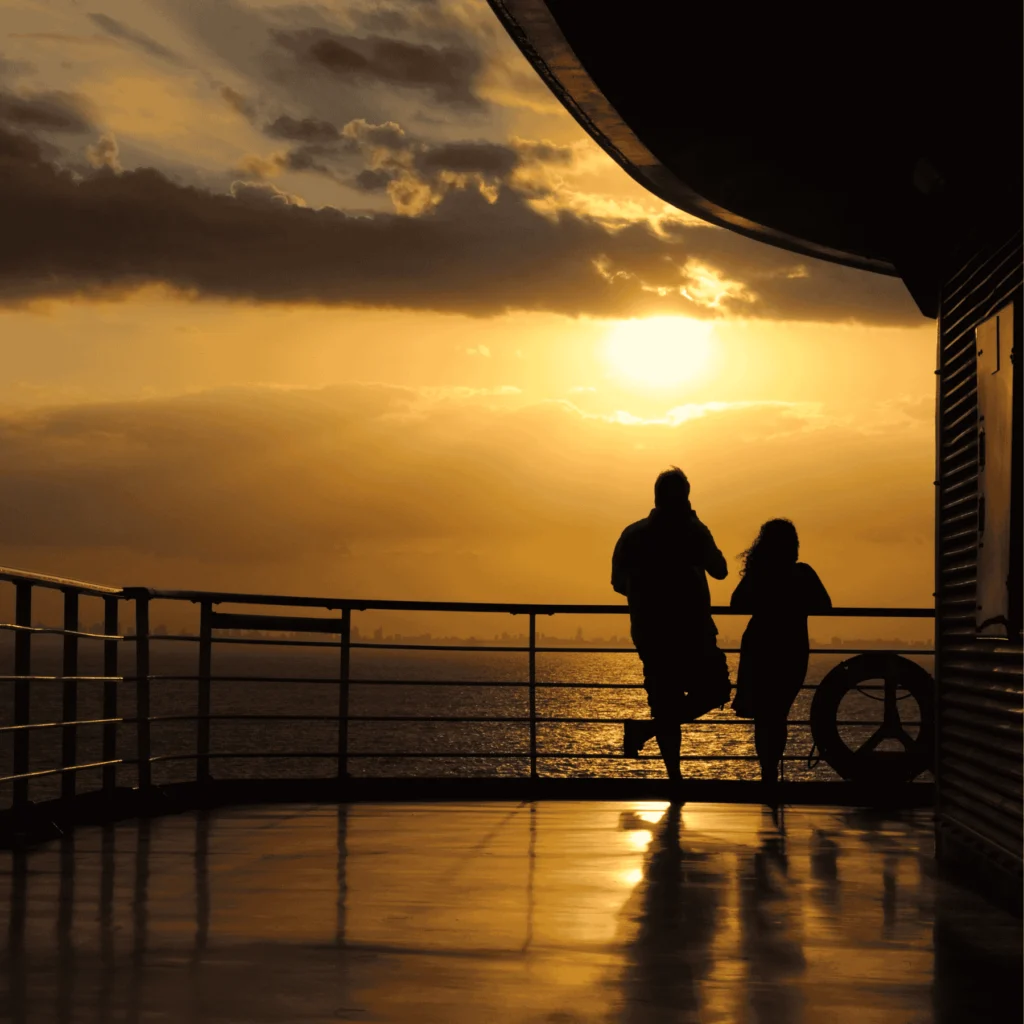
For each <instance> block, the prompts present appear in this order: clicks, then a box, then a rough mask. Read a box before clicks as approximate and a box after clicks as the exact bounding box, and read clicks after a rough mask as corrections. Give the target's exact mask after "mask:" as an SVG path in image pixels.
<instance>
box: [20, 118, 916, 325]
mask: <svg viewBox="0 0 1024 1024" xmlns="http://www.w3.org/2000/svg"><path fill="white" fill-rule="evenodd" d="M371 169H372V168H371ZM0 223H2V224H3V225H4V241H5V244H4V246H3V247H0V301H4V302H6V303H8V304H10V303H18V302H23V301H25V300H29V299H32V298H36V297H45V296H59V295H68V296H69V295H94V294H101V293H104V292H111V291H115V292H116V291H118V290H125V289H131V288H135V287H138V286H141V285H143V284H146V283H149V282H163V283H166V284H168V285H170V286H171V287H174V288H179V289H183V290H185V291H187V292H194V293H196V294H198V295H200V296H211V297H221V298H235V299H248V300H252V301H257V302H283V303H305V302H308V303H319V304H327V305H339V306H343V305H353V306H375V307H401V308H407V309H424V310H435V311H445V312H456V313H465V314H470V315H481V316H487V315H493V314H498V313H501V312H503V311H506V310H512V309H527V310H549V311H553V312H559V313H564V314H569V315H577V314H590V315H596V316H627V315H643V314H651V313H656V312H657V313H666V314H667V313H685V314H690V315H695V316H708V315H716V314H734V315H735V314H739V315H749V316H769V317H773V318H796V319H811V320H848V319H850V320H861V321H865V322H873V323H889V324H904V323H918V322H920V317H919V315H918V314H917V312H916V310H915V308H914V306H913V303H912V302H911V301H910V300H909V298H908V297H907V295H906V293H905V292H904V290H903V287H902V285H901V284H900V282H899V281H896V280H893V279H887V278H881V277H877V276H873V275H869V274H866V273H862V272H859V271H851V270H844V269H841V268H836V267H832V266H830V265H828V264H822V263H818V262H812V261H807V260H800V259H798V258H796V257H794V256H793V255H792V254H789V253H785V252H782V251H781V250H777V249H772V248H770V247H768V246H763V245H760V244H758V243H756V242H750V241H748V240H746V239H743V238H740V237H739V236H738V235H733V234H730V233H728V232H725V231H722V230H720V229H716V228H711V227H706V226H680V227H677V228H675V229H673V231H672V232H671V233H669V234H659V233H658V232H657V231H655V230H654V229H653V228H652V227H651V226H649V225H648V224H647V223H645V222H639V223H633V224H630V225H628V226H626V227H622V228H620V229H618V230H615V231H611V230H609V229H607V228H606V227H605V226H604V225H603V224H602V223H601V222H599V221H597V220H595V219H593V218H590V217H587V216H585V215H583V214H580V213H574V212H570V211H566V210H562V211H560V212H558V211H556V212H554V213H552V214H551V215H549V216H544V215H542V214H540V213H537V212H535V211H534V209H532V208H531V206H530V204H529V203H528V201H527V200H526V198H525V197H524V196H522V195H520V194H519V193H517V192H516V191H515V190H514V189H512V188H508V187H502V188H501V189H500V190H499V191H498V193H497V196H496V201H494V202H491V201H488V199H487V198H485V197H484V196H483V195H482V194H481V193H480V191H479V190H477V189H475V188H471V187H467V188H462V189H460V188H454V189H451V190H450V191H449V192H447V194H446V195H445V196H444V197H443V199H441V200H440V202H439V203H438V204H437V205H436V207H435V208H433V209H432V210H431V212H429V213H427V214H424V215H423V216H417V217H411V216H400V215H395V214H390V215H384V214H377V215H373V216H349V215H346V214H345V213H343V212H340V211H338V210H334V209H331V208H325V209H322V210H311V209H303V208H298V207H296V206H293V205H289V204H286V203H282V202H271V203H251V202H240V201H239V200H238V199H237V198H235V197H232V196H231V195H225V194H217V193H213V192H210V191H208V190H205V189H202V188H198V187H185V186H182V185H178V184H176V183H175V182H173V181H171V180H170V179H168V178H167V177H165V176H164V175H162V174H161V173H159V172H158V171H155V170H152V169H140V170H134V171H127V172H125V173H123V174H116V173H114V172H113V171H111V170H110V169H109V168H102V169H99V170H96V171H95V172H93V173H91V174H86V175H85V176H81V177H79V176H75V175H72V174H71V173H69V172H66V171H62V170H60V169H59V168H57V167H55V166H53V165H52V164H50V163H48V162H47V161H46V160H45V159H44V157H43V156H42V154H41V152H40V150H39V148H38V147H37V146H35V145H34V144H33V143H31V141H30V140H28V139H27V137H25V136H19V135H17V134H14V133H10V132H0ZM701 268H708V270H706V271H705V270H703V269H701ZM706 273H711V274H712V276H713V275H714V274H717V275H719V276H720V277H722V278H724V279H726V280H729V281H739V282H741V283H742V286H743V289H745V291H744V292H743V294H741V295H730V294H728V293H726V294H724V295H723V296H721V297H720V301H719V304H718V305H717V306H710V305H709V303H710V302H711V298H713V296H711V297H709V296H707V295H704V294H703V293H702V292H701V289H702V288H704V287H706V283H707V282H706V281H705V280H704V276H702V275H705V274H706Z"/></svg>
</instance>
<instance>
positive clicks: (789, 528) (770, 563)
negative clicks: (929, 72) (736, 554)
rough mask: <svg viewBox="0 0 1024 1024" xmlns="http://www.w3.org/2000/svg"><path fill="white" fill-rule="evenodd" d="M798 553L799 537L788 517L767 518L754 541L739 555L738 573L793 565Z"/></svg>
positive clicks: (742, 574) (757, 571) (746, 573)
mask: <svg viewBox="0 0 1024 1024" xmlns="http://www.w3.org/2000/svg"><path fill="white" fill-rule="evenodd" d="M799 554H800V538H799V537H798V536H797V533H796V527H795V526H794V525H793V524H792V523H791V522H790V521H789V520H788V519H769V520H768V522H767V523H765V524H764V525H763V526H762V527H761V529H760V531H759V532H758V534H757V538H756V539H755V541H754V543H753V544H751V545H750V547H749V548H747V550H746V551H744V552H743V554H742V555H740V558H742V559H743V568H742V569H741V570H740V575H741V576H745V575H748V574H749V573H755V574H756V573H760V572H763V571H764V570H765V569H768V570H771V569H778V568H782V567H784V566H786V565H793V564H794V563H795V562H796V560H797V557H798V556H799Z"/></svg>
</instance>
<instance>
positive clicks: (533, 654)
mask: <svg viewBox="0 0 1024 1024" xmlns="http://www.w3.org/2000/svg"><path fill="white" fill-rule="evenodd" d="M530 778H531V779H535V778H537V613H536V612H530Z"/></svg>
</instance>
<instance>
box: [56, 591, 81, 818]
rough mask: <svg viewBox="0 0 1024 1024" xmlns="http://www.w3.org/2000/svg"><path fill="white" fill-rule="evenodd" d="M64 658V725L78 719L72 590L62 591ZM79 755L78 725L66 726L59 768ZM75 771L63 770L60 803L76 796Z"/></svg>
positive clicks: (75, 598)
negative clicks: (72, 634) (72, 633)
mask: <svg viewBox="0 0 1024 1024" xmlns="http://www.w3.org/2000/svg"><path fill="white" fill-rule="evenodd" d="M64 629H65V633H64V638H63V639H64V657H63V659H62V661H61V672H62V674H63V676H64V680H63V684H62V689H63V695H62V698H63V699H62V704H61V708H62V714H63V716H64V717H63V720H64V721H65V722H75V721H77V720H78V679H77V678H76V677H77V676H78V637H77V636H68V633H69V632H75V633H77V632H78V593H77V592H76V591H74V590H65V591H64ZM77 752H78V726H77V725H65V726H63V727H62V728H61V737H60V766H61V768H65V769H67V768H71V767H73V766H74V765H75V763H76V760H77V758H76V755H77ZM76 781H77V780H76V778H75V772H71V771H65V772H64V773H63V774H62V775H61V777H60V796H61V799H62V800H70V799H72V798H73V797H74V795H75V789H76Z"/></svg>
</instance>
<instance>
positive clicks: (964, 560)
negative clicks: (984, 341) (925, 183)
mask: <svg viewBox="0 0 1024 1024" xmlns="http://www.w3.org/2000/svg"><path fill="white" fill-rule="evenodd" d="M1021 282H1022V274H1021V236H1020V233H1019V232H1018V233H1017V234H1016V235H1015V236H1014V237H1012V238H1011V239H1009V240H1008V241H1007V242H1005V243H1004V244H1002V245H1000V246H997V247H993V248H991V249H990V250H988V251H987V252H983V253H979V254H976V255H975V256H974V257H973V258H972V259H970V260H968V261H966V262H965V263H964V265H963V266H962V267H961V268H960V270H959V271H958V272H957V273H956V274H955V275H954V276H953V278H952V279H951V280H950V281H949V282H948V283H947V286H946V288H945V289H944V293H943V298H942V303H941V308H940V315H939V342H938V370H937V373H938V387H937V401H938V408H937V414H938V415H937V419H938V435H937V438H936V442H937V443H936V463H937V466H936V478H937V479H936V485H937V489H936V503H935V508H936V524H935V529H936V560H935V569H936V581H935V583H936V594H935V597H936V638H935V639H936V651H937V658H936V676H937V684H938V694H937V696H938V701H937V715H938V721H937V727H938V728H937V734H938V739H937V750H936V781H937V797H936V839H937V850H938V856H939V861H940V863H942V864H944V865H945V866H946V867H949V868H958V869H960V870H961V871H962V872H963V873H964V874H965V875H967V876H969V877H970V878H972V879H975V880H978V881H981V880H983V879H987V884H985V886H984V887H986V888H987V889H988V890H989V891H990V893H992V894H994V895H996V896H998V898H1000V899H1001V900H1002V901H1004V902H1006V903H1007V904H1008V905H1009V906H1010V907H1011V909H1017V910H1018V911H1019V907H1020V899H1021V890H1022V886H1021V874H1022V855H1021V845H1022V838H1024V812H1022V806H1024V792H1022V771H1021V758H1022V751H1024V746H1022V724H1024V673H1022V659H1024V651H1022V648H1021V644H1020V642H1019V639H1020V638H1019V637H1016V638H1012V639H1011V640H1001V641H1000V640H993V639H991V638H981V637H979V636H977V635H976V631H975V610H976V601H977V598H976V584H977V568H978V497H979V495H978V482H979V478H978V468H979V467H978V378H977V357H976V345H975V330H976V328H977V327H978V326H979V325H980V324H981V323H982V322H983V321H985V320H986V319H988V318H989V317H991V316H993V315H994V314H995V313H996V312H997V311H998V310H1000V309H1002V308H1003V307H1004V306H1006V305H1007V304H1008V303H1010V302H1014V303H1015V306H1016V310H1017V311H1019V310H1020V309H1021ZM1017 315H1018V316H1019V312H1018V313H1017ZM1017 401H1020V399H1019V398H1017Z"/></svg>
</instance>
